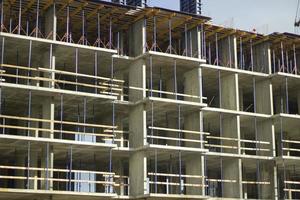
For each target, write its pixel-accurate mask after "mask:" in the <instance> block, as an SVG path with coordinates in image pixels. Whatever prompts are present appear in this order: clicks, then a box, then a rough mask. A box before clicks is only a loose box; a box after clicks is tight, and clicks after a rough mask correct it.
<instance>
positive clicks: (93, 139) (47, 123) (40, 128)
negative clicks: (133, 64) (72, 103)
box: [0, 115, 128, 144]
mask: <svg viewBox="0 0 300 200" xmlns="http://www.w3.org/2000/svg"><path fill="white" fill-rule="evenodd" d="M0 120H1V122H2V123H1V124H0V128H1V130H0V134H5V135H15V136H23V137H24V136H26V137H35V138H51V139H57V140H73V141H81V142H90V143H107V144H111V143H114V139H115V138H118V137H119V136H118V134H127V133H128V132H127V131H122V130H117V128H118V127H117V126H111V125H104V124H102V125H101V124H89V123H80V122H72V121H60V120H49V119H38V118H32V117H21V116H11V115H0ZM49 127H54V128H52V129H51V128H49ZM108 141H109V142H108Z"/></svg>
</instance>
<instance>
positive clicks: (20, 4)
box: [18, 0, 22, 35]
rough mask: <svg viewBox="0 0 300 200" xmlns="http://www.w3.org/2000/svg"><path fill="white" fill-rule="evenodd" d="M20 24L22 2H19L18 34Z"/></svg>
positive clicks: (19, 32)
mask: <svg viewBox="0 0 300 200" xmlns="http://www.w3.org/2000/svg"><path fill="white" fill-rule="evenodd" d="M21 23H22V0H19V19H18V34H19V35H20V34H21Z"/></svg>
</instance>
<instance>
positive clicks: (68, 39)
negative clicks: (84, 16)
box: [66, 4, 71, 42]
mask: <svg viewBox="0 0 300 200" xmlns="http://www.w3.org/2000/svg"><path fill="white" fill-rule="evenodd" d="M66 37H67V42H71V41H70V6H69V4H68V6H67V35H66Z"/></svg>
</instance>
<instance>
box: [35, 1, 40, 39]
mask: <svg viewBox="0 0 300 200" xmlns="http://www.w3.org/2000/svg"><path fill="white" fill-rule="evenodd" d="M39 12H40V0H37V5H36V24H35V31H36V32H35V37H38V33H39Z"/></svg>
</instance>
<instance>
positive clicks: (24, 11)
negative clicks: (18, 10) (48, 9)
mask: <svg viewBox="0 0 300 200" xmlns="http://www.w3.org/2000/svg"><path fill="white" fill-rule="evenodd" d="M35 1H36V0H30V1H29V3H28V4H27V6H26V7H25V8H24V9H23V10H22V15H23V14H24V13H26V12H27V11H28V10H29V9H30V8H31V7H32V5H33V4H34V2H35Z"/></svg>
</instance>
